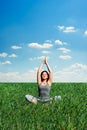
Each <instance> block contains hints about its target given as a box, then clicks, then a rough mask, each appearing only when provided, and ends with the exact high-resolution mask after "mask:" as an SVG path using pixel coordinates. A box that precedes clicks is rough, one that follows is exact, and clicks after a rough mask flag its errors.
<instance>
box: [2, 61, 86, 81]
mask: <svg viewBox="0 0 87 130" xmlns="http://www.w3.org/2000/svg"><path fill="white" fill-rule="evenodd" d="M55 67H56V66H55ZM36 78H37V68H34V69H31V70H29V71H27V72H25V73H19V72H6V73H4V72H0V82H36V81H37V79H36ZM54 81H55V82H87V65H84V64H80V63H75V64H73V65H71V66H68V67H67V68H63V69H61V70H57V67H56V71H54V72H53V82H54Z"/></svg>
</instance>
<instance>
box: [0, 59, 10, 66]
mask: <svg viewBox="0 0 87 130" xmlns="http://www.w3.org/2000/svg"><path fill="white" fill-rule="evenodd" d="M0 63H1V64H2V65H6V64H12V63H11V61H9V60H7V61H4V62H0Z"/></svg>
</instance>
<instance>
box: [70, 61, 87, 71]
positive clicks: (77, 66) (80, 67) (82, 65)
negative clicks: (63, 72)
mask: <svg viewBox="0 0 87 130" xmlns="http://www.w3.org/2000/svg"><path fill="white" fill-rule="evenodd" d="M70 69H79V70H81V69H82V70H87V65H84V64H79V63H75V64H74V65H72V66H71V67H70Z"/></svg>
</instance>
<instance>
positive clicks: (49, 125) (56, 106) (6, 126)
mask: <svg viewBox="0 0 87 130" xmlns="http://www.w3.org/2000/svg"><path fill="white" fill-rule="evenodd" d="M26 94H31V95H33V96H35V97H37V96H38V89H37V84H36V83H0V130H87V83H53V84H52V88H51V93H50V95H51V97H54V96H55V95H60V96H61V97H62V100H61V101H53V102H52V103H46V104H43V103H38V104H37V105H35V104H32V103H29V102H28V101H26V99H25V95H26Z"/></svg>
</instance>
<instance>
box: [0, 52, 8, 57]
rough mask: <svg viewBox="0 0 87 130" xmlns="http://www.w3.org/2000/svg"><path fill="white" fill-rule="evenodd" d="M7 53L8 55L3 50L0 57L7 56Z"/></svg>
mask: <svg viewBox="0 0 87 130" xmlns="http://www.w3.org/2000/svg"><path fill="white" fill-rule="evenodd" d="M7 55H8V54H7V53H5V52H3V53H1V54H0V57H1V58H5V57H7Z"/></svg>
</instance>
